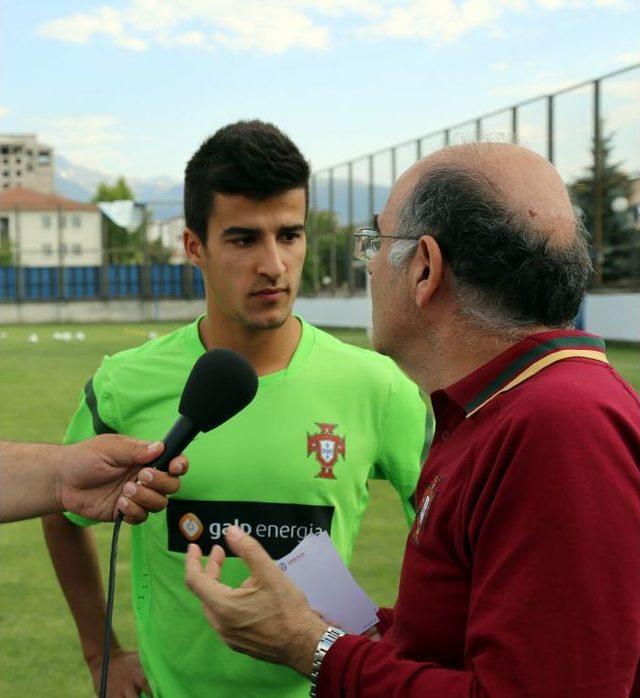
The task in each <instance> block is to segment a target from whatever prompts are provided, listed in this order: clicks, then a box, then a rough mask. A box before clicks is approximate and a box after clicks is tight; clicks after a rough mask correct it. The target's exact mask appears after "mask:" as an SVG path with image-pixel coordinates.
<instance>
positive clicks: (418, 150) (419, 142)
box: [416, 138, 422, 161]
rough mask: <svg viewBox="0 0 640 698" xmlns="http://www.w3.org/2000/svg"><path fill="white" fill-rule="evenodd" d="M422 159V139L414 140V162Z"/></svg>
mask: <svg viewBox="0 0 640 698" xmlns="http://www.w3.org/2000/svg"><path fill="white" fill-rule="evenodd" d="M421 159H422V139H421V138H416V161H418V160H421Z"/></svg>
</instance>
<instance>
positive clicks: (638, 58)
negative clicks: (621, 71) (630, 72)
mask: <svg viewBox="0 0 640 698" xmlns="http://www.w3.org/2000/svg"><path fill="white" fill-rule="evenodd" d="M616 63H624V64H629V65H631V64H633V63H640V51H627V52H626V53H619V54H618V55H617V56H616Z"/></svg>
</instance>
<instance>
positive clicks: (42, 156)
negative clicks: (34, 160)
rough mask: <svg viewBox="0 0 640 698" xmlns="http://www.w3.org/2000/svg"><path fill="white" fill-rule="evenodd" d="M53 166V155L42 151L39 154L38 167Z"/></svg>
mask: <svg viewBox="0 0 640 698" xmlns="http://www.w3.org/2000/svg"><path fill="white" fill-rule="evenodd" d="M50 164H51V153H49V152H48V151H47V150H41V151H40V152H39V153H38V165H50Z"/></svg>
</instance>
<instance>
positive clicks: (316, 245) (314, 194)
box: [311, 175, 320, 295]
mask: <svg viewBox="0 0 640 698" xmlns="http://www.w3.org/2000/svg"><path fill="white" fill-rule="evenodd" d="M311 208H312V210H313V214H314V216H315V226H314V228H313V230H312V231H311V254H312V257H311V262H312V265H311V277H312V279H311V281H312V285H313V292H314V294H315V295H318V293H320V241H319V240H318V236H319V233H318V229H319V226H318V216H319V215H320V211H318V178H317V177H316V176H315V175H314V176H313V177H311Z"/></svg>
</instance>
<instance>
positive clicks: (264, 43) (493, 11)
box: [36, 0, 629, 54]
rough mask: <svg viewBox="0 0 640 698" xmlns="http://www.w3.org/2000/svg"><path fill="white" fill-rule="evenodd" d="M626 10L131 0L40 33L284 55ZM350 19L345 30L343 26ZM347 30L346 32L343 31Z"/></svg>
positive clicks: (447, 0)
mask: <svg viewBox="0 0 640 698" xmlns="http://www.w3.org/2000/svg"><path fill="white" fill-rule="evenodd" d="M605 6H606V7H614V8H617V9H626V8H628V7H629V2H628V0H269V2H266V1H265V0H243V2H242V4H241V5H239V4H238V3H237V2H236V0H208V1H207V2H205V1H203V0H127V2H126V4H124V6H122V7H115V6H113V5H103V6H101V7H99V8H96V9H94V10H91V11H89V12H80V13H76V14H71V15H67V16H64V17H60V18H58V19H53V20H51V21H48V22H45V23H44V24H41V25H40V26H39V27H37V29H36V33H37V34H38V35H40V36H43V37H46V38H49V39H55V40H58V41H64V42H67V43H73V44H78V45H87V44H89V43H91V42H92V41H93V40H94V39H99V38H103V39H104V38H106V39H107V40H110V41H111V42H112V43H113V44H115V45H116V46H118V47H120V48H123V49H127V50H130V51H145V50H147V49H148V48H149V47H151V46H160V47H163V48H191V49H201V50H203V49H204V50H215V49H216V48H225V49H231V50H238V51H254V52H258V53H267V54H278V53H283V52H284V51H287V50H289V49H306V50H311V51H321V50H325V49H327V48H329V47H330V46H331V44H332V42H333V41H334V40H335V35H336V34H337V33H338V31H340V30H342V31H348V32H352V33H355V35H356V37H360V38H365V37H369V38H390V39H408V38H414V39H419V40H424V41H427V42H430V43H433V44H442V43H447V42H451V41H455V40H457V39H459V38H460V37H462V36H463V35H465V34H467V33H469V32H470V31H473V30H475V29H478V28H484V29H486V30H487V31H488V32H489V33H490V35H491V36H493V37H500V36H503V35H505V30H504V28H503V27H502V26H501V24H500V22H501V20H505V19H509V16H510V15H513V14H515V13H520V14H523V13H526V12H532V11H536V10H537V11H543V12H552V11H557V10H562V9H581V8H588V7H605ZM341 19H349V20H351V21H350V22H344V23H343V25H341V26H339V25H338V21H339V20H341ZM345 27H347V28H345Z"/></svg>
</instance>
